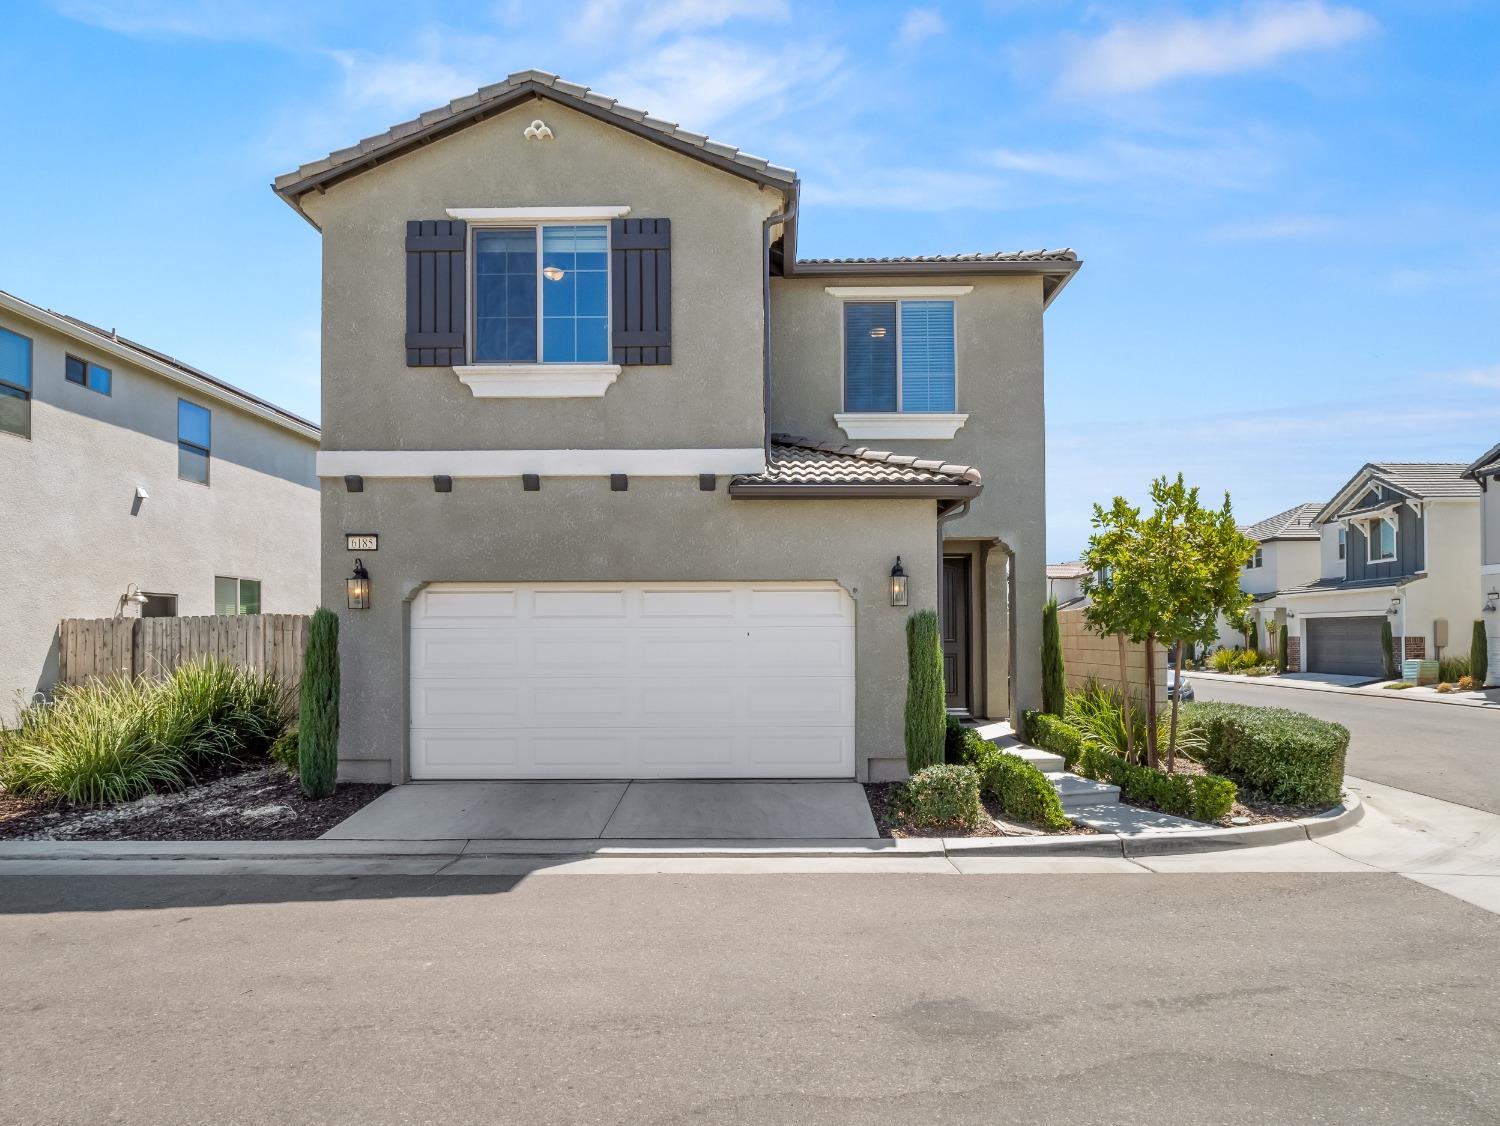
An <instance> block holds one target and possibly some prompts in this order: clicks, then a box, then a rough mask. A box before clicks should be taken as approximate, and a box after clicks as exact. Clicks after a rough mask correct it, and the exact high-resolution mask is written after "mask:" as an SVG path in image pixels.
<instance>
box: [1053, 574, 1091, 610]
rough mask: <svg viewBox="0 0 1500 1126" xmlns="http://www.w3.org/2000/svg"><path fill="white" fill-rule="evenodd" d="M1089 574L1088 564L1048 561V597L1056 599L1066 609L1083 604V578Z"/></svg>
mask: <svg viewBox="0 0 1500 1126" xmlns="http://www.w3.org/2000/svg"><path fill="white" fill-rule="evenodd" d="M1089 574H1090V571H1089V569H1088V565H1087V564H1084V563H1048V564H1047V597H1048V598H1049V599H1055V600H1056V601H1057V605H1058V606H1059V607H1060V608H1062V609H1064V610H1066V609H1070V608H1072V607H1074V606H1078V605H1081V604H1082V603H1083V600H1084V593H1083V580H1084V579H1085V578H1087V577H1088V575H1089Z"/></svg>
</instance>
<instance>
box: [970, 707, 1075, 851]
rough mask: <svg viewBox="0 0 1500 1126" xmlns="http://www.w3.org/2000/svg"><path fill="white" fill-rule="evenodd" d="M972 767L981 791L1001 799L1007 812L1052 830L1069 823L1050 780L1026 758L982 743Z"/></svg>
mask: <svg viewBox="0 0 1500 1126" xmlns="http://www.w3.org/2000/svg"><path fill="white" fill-rule="evenodd" d="M1043 718H1047V719H1051V718H1054V717H1051V716H1046V717H1043ZM975 770H976V771H977V773H978V776H979V779H980V785H981V786H983V787H984V792H985V793H987V794H989V795H990V796H991V797H993V798H994V799H995V800H996V801H997V802H999V803H1000V808H1001V809H1002V810H1004V811H1005V814H1006V816H1008V817H1011V818H1014V819H1015V820H1017V821H1026V822H1029V823H1031V824H1033V825H1040V826H1042V827H1043V828H1046V829H1054V830H1057V829H1066V828H1067V827H1068V826H1069V825H1071V824H1072V822H1070V821H1069V820H1068V817H1067V814H1065V813H1063V807H1062V800H1061V799H1060V798H1058V796H1057V791H1056V790H1054V789H1053V788H1052V783H1050V782H1048V781H1047V777H1046V775H1044V774H1043V773H1042V772H1041V771H1040V770H1038V769H1037V768H1036V767H1035V766H1033V765H1032V764H1031V763H1029V762H1027V761H1026V760H1025V759H1023V758H1020V757H1018V756H1016V755H1011V754H1006V753H1005V752H1004V751H1002V750H1001V749H1000V748H999V747H996V746H994V745H992V744H985V746H984V748H983V749H981V750H979V751H978V752H977V754H976V756H975Z"/></svg>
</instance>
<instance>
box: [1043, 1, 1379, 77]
mask: <svg viewBox="0 0 1500 1126" xmlns="http://www.w3.org/2000/svg"><path fill="white" fill-rule="evenodd" d="M1377 27H1378V25H1377V24H1376V22H1375V20H1374V18H1373V17H1371V16H1370V15H1368V14H1367V13H1365V12H1362V11H1360V10H1359V9H1357V8H1351V7H1346V6H1343V5H1336V4H1334V5H1330V4H1325V3H1323V2H1322V0H1297V2H1292V3H1259V4H1247V5H1244V6H1243V7H1241V8H1240V9H1238V10H1237V11H1235V10H1225V11H1220V12H1218V13H1216V14H1214V15H1210V16H1203V17H1196V18H1195V17H1189V18H1183V19H1177V20H1152V21H1144V22H1139V23H1117V24H1115V25H1114V26H1113V27H1111V28H1110V29H1109V30H1108V31H1106V32H1105V33H1104V34H1103V35H1100V36H1098V37H1096V38H1094V39H1090V40H1087V41H1085V42H1083V43H1081V44H1079V45H1078V46H1077V47H1076V49H1075V50H1074V51H1073V52H1072V55H1071V58H1070V59H1069V60H1068V62H1067V64H1066V66H1065V68H1064V70H1063V74H1062V78H1061V82H1060V86H1061V88H1062V90H1063V91H1065V92H1067V93H1070V94H1076V95H1110V94H1125V93H1134V92H1138V91H1142V90H1149V89H1152V88H1153V87H1156V86H1160V85H1162V84H1163V83H1166V82H1170V81H1172V80H1174V79H1178V78H1187V77H1205V76H1213V75H1222V74H1238V73H1242V72H1244V71H1250V70H1258V69H1260V68H1262V67H1266V66H1269V65H1271V64H1272V63H1274V62H1276V61H1277V60H1278V59H1281V58H1283V57H1285V56H1287V55H1292V54H1297V53H1300V52H1305V51H1321V50H1330V49H1332V48H1335V47H1342V46H1344V45H1345V44H1348V43H1352V42H1354V41H1355V40H1358V39H1362V38H1364V37H1366V36H1368V35H1371V34H1373V33H1374V32H1375V30H1376V29H1377Z"/></svg>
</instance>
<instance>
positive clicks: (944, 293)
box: [449, 212, 974, 299]
mask: <svg viewBox="0 0 1500 1126" xmlns="http://www.w3.org/2000/svg"><path fill="white" fill-rule="evenodd" d="M449 214H450V215H451V214H452V212H449ZM823 292H824V293H826V294H828V296H830V297H877V298H882V297H883V298H896V297H915V298H919V299H920V298H924V297H962V296H963V295H964V294H966V293H973V292H974V287H973V286H972V285H825V286H824V287H823Z"/></svg>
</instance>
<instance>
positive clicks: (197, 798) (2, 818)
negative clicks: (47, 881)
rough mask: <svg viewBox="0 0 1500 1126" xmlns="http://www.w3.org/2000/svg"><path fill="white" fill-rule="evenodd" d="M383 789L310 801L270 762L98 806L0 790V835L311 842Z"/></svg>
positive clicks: (349, 790) (347, 789)
mask: <svg viewBox="0 0 1500 1126" xmlns="http://www.w3.org/2000/svg"><path fill="white" fill-rule="evenodd" d="M388 789H390V787H389V786H378V785H349V784H341V785H340V786H339V787H338V790H337V791H336V792H335V793H334V795H333V796H332V797H329V798H320V799H318V800H317V801H313V800H310V799H309V798H307V797H306V796H304V795H303V793H302V787H301V785H300V784H299V783H298V782H297V779H296V778H294V777H293V776H292V775H291V774H290V773H288V772H287V770H286V768H285V767H282V766H279V765H275V764H272V765H270V766H255V767H251V768H250V769H248V770H239V771H236V772H234V773H231V774H226V775H224V776H223V777H220V778H216V779H213V780H212V781H208V782H202V783H200V784H198V785H196V786H191V787H189V788H188V789H186V790H180V791H178V792H176V793H170V794H151V795H149V796H147V797H144V798H141V799H140V800H138V801H133V802H126V803H124V804H122V805H116V806H105V807H102V808H88V807H81V806H69V805H66V804H62V803H58V802H53V801H49V800H43V799H38V798H32V797H20V796H15V795H8V794H5V793H0V840H20V841H27V840H31V841H246V840H248V841H293V840H311V839H312V838H313V837H318V836H321V835H322V834H324V833H326V832H327V831H328V830H329V829H331V828H333V827H334V826H335V825H337V824H338V823H339V822H340V821H343V820H344V819H345V818H346V817H348V816H349V815H350V814H352V813H354V812H355V811H356V810H358V809H360V808H361V807H363V806H366V805H368V804H370V802H372V801H374V800H375V799H376V798H378V797H379V796H380V795H381V794H383V793H385V792H386V790H388Z"/></svg>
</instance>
